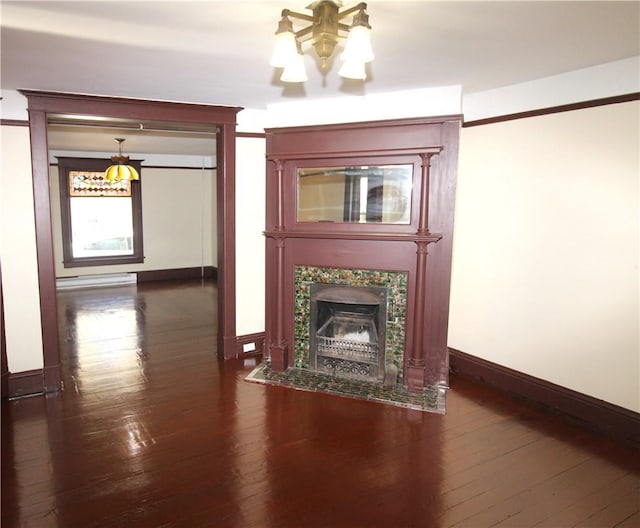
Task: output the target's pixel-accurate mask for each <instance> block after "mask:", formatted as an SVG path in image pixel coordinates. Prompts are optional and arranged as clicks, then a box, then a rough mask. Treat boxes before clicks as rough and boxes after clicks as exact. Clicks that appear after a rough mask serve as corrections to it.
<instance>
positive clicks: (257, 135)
mask: <svg viewBox="0 0 640 528" xmlns="http://www.w3.org/2000/svg"><path fill="white" fill-rule="evenodd" d="M236 137H239V138H261V139H265V138H266V137H267V134H265V133H264V132H236Z"/></svg>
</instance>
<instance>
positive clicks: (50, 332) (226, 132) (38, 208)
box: [19, 90, 241, 392]
mask: <svg viewBox="0 0 640 528" xmlns="http://www.w3.org/2000/svg"><path fill="white" fill-rule="evenodd" d="M19 91H20V93H22V94H23V95H24V96H26V98H27V102H28V111H29V131H30V137H31V163H32V171H33V184H34V185H33V186H34V201H35V223H36V253H37V260H38V279H39V285H40V313H41V323H42V342H43V355H44V378H45V391H47V392H49V391H53V390H58V389H59V387H60V380H61V372H60V352H59V345H58V328H57V302H56V281H55V266H54V260H53V236H52V222H51V206H50V196H49V195H50V192H49V159H48V156H49V151H48V146H47V114H61V115H73V114H76V115H85V116H100V117H108V118H122V119H134V120H137V119H145V120H152V121H161V122H165V123H166V122H175V123H178V124H181V123H184V124H185V126H188V125H190V124H191V125H193V124H203V123H204V124H210V125H212V127H213V126H215V127H216V128H217V130H218V134H217V136H216V142H217V148H218V152H217V154H218V158H219V160H222V161H221V162H220V163H218V167H219V171H218V178H217V186H218V187H217V190H218V194H217V200H218V202H217V205H218V268H219V279H218V300H219V307H220V308H219V310H218V328H219V336H220V337H219V340H218V354H219V355H220V356H221V357H233V356H235V309H236V302H235V139H236V136H235V122H236V114H237V112H239V111H240V110H241V108H240V107H220V106H211V105H195V104H193V105H192V104H187V103H171V102H164V101H147V100H140V99H125V98H121V99H120V98H113V97H99V96H88V95H79V94H65V93H56V92H40V91H32V90H19Z"/></svg>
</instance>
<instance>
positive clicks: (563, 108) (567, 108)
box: [462, 92, 640, 128]
mask: <svg viewBox="0 0 640 528" xmlns="http://www.w3.org/2000/svg"><path fill="white" fill-rule="evenodd" d="M639 99H640V92H634V93H629V94H625V95H614V96H612V97H603V98H601V99H592V100H590V101H581V102H579V103H570V104H565V105H558V106H550V107H547V108H539V109H537V110H528V111H526V112H517V113H515V114H506V115H502V116H496V117H487V118H485V119H475V120H473V121H464V122H463V123H462V126H463V127H464V128H468V127H474V126H480V125H492V124H494V123H502V122H503V121H513V120H515V119H525V118H527V117H538V116H543V115H548V114H557V113H560V112H571V111H573V110H582V109H584V108H594V107H596V106H606V105H610V104H618V103H628V102H629V101H637V100H639Z"/></svg>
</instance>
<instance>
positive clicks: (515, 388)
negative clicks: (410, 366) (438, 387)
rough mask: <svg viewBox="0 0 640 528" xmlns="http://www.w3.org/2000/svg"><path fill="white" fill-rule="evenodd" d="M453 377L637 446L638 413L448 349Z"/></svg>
mask: <svg viewBox="0 0 640 528" xmlns="http://www.w3.org/2000/svg"><path fill="white" fill-rule="evenodd" d="M449 366H450V370H451V372H452V374H453V375H454V376H456V375H457V376H462V377H466V378H471V379H474V380H476V381H479V382H481V383H484V384H486V385H490V386H492V387H494V388H496V389H498V390H501V391H504V392H507V393H509V394H510V395H512V396H516V397H518V398H522V399H524V400H526V401H528V402H529V403H533V404H535V405H537V406H539V407H542V408H543V409H544V410H547V411H552V412H556V413H559V414H562V415H565V416H567V417H569V418H571V419H572V420H573V421H576V422H578V423H579V424H580V425H582V426H584V427H587V428H589V429H591V430H594V431H597V432H600V433H604V434H607V435H609V436H612V437H614V438H617V439H619V440H623V441H626V442H630V443H632V444H635V445H637V446H640V414H639V413H636V412H634V411H631V410H629V409H625V408H624V407H620V406H618V405H614V404H611V403H608V402H605V401H604V400H599V399H597V398H594V397H592V396H588V395H586V394H582V393H580V392H577V391H574V390H571V389H568V388H566V387H562V386H560V385H556V384H554V383H551V382H549V381H545V380H543V379H540V378H536V377H533V376H530V375H528V374H525V373H523V372H519V371H517V370H513V369H510V368H508V367H504V366H502V365H498V364H497V363H492V362H491V361H487V360H485V359H482V358H479V357H476V356H472V355H470V354H466V353H465V352H461V351H460V350H456V349H453V348H450V349H449Z"/></svg>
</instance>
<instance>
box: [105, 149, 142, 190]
mask: <svg viewBox="0 0 640 528" xmlns="http://www.w3.org/2000/svg"><path fill="white" fill-rule="evenodd" d="M115 141H117V142H118V147H119V152H118V155H117V156H111V161H112V162H113V165H111V166H110V167H109V168H108V169H107V170H106V171H105V172H104V179H105V180H107V181H108V182H119V181H122V180H139V179H140V175H139V174H138V171H137V170H136V169H134V168H133V167H132V166H131V165H129V156H123V155H122V144H123V143H124V141H125V140H124V138H115Z"/></svg>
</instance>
